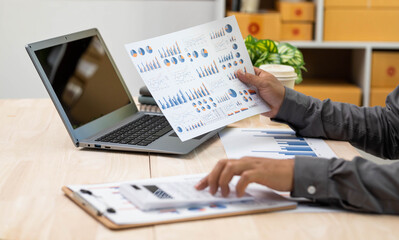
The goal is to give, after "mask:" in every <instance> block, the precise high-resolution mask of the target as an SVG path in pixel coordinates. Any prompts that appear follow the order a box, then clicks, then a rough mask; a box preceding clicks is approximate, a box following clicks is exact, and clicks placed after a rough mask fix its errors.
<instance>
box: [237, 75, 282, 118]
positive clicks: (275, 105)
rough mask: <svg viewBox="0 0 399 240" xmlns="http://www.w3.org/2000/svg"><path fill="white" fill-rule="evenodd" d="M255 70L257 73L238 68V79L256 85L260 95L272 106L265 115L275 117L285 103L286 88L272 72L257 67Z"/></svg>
mask: <svg viewBox="0 0 399 240" xmlns="http://www.w3.org/2000/svg"><path fill="white" fill-rule="evenodd" d="M254 70H255V75H253V74H250V73H244V72H243V71H241V70H238V71H237V75H238V79H240V80H241V82H243V83H246V84H251V85H254V86H255V87H256V88H257V89H258V93H259V96H260V97H261V98H262V99H263V100H264V101H265V102H266V103H267V104H269V106H270V108H271V111H270V112H267V113H264V115H265V116H266V117H271V118H272V117H275V116H276V115H277V113H278V111H279V110H280V107H281V105H282V104H283V100H284V95H285V88H284V86H283V85H282V84H281V83H280V82H279V81H278V80H277V79H276V78H275V77H274V76H273V75H272V74H270V73H268V72H266V71H263V70H261V69H259V68H256V67H255V68H254Z"/></svg>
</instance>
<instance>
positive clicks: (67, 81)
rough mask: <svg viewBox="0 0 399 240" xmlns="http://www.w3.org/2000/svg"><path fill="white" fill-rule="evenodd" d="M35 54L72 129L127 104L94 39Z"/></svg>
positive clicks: (108, 64) (114, 73)
mask: <svg viewBox="0 0 399 240" xmlns="http://www.w3.org/2000/svg"><path fill="white" fill-rule="evenodd" d="M35 54H36V57H37V58H38V59H39V61H40V64H41V66H42V68H43V70H44V72H45V73H46V75H47V78H48V79H49V81H50V83H51V86H52V87H53V90H54V92H55V93H56V95H57V97H58V99H59V101H60V102H61V105H62V107H63V109H64V111H65V112H66V114H67V116H68V118H69V121H70V122H71V124H72V127H73V128H74V129H76V128H78V127H80V126H82V125H84V124H86V123H88V122H91V121H93V120H95V119H98V118H100V117H102V116H104V115H106V114H108V113H111V112H112V111H115V110H117V109H119V108H121V107H123V106H125V105H127V104H129V103H130V99H129V96H128V95H127V93H126V91H125V89H124V87H123V85H122V83H121V80H120V79H119V77H118V75H117V73H116V71H115V69H114V67H113V65H112V63H111V61H110V59H109V57H108V55H107V53H106V51H105V49H104V48H103V45H102V43H101V41H100V40H99V39H98V37H97V36H91V37H87V38H84V39H80V40H76V41H71V42H67V43H64V44H61V45H56V46H52V47H49V48H45V49H41V50H37V51H35Z"/></svg>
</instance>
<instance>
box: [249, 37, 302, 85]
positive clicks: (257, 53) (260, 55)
mask: <svg viewBox="0 0 399 240" xmlns="http://www.w3.org/2000/svg"><path fill="white" fill-rule="evenodd" d="M245 46H246V47H247V50H248V54H249V57H250V58H251V61H252V64H253V65H254V66H255V67H259V66H261V65H263V64H283V65H288V66H291V67H293V68H294V69H295V72H296V74H297V75H298V78H297V79H296V81H295V83H296V84H298V83H300V82H302V80H303V79H302V70H304V71H307V70H306V68H305V62H304V60H303V55H302V53H301V51H300V50H299V49H298V48H296V47H294V46H292V45H291V44H289V43H279V42H276V41H273V40H270V39H260V40H258V39H256V38H254V37H253V36H251V35H248V36H247V38H245Z"/></svg>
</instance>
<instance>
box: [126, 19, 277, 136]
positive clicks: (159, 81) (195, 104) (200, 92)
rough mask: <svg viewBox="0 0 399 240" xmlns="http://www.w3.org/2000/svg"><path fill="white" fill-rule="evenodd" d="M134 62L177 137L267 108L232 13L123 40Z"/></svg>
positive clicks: (214, 127)
mask: <svg viewBox="0 0 399 240" xmlns="http://www.w3.org/2000/svg"><path fill="white" fill-rule="evenodd" d="M125 47H126V50H127V51H128V53H129V56H130V58H131V60H132V61H133V64H134V66H135V67H136V69H137V71H138V72H139V74H140V76H141V77H142V79H143V81H144V82H145V84H146V86H147V87H148V89H149V90H150V92H151V94H152V96H153V98H154V99H155V101H156V102H157V104H158V106H159V108H160V109H161V111H162V113H163V114H164V115H165V117H166V118H167V120H168V121H169V123H170V124H171V126H172V128H173V129H174V130H175V132H176V133H177V135H178V136H179V138H180V139H181V140H182V141H186V140H188V139H191V138H194V137H197V136H199V135H202V134H204V133H207V132H209V131H212V130H215V129H218V128H220V127H223V126H226V125H228V124H230V123H233V122H236V121H239V120H241V119H244V118H247V117H250V116H253V115H256V114H259V113H262V112H267V111H269V110H270V108H269V107H268V106H267V104H266V103H265V102H264V101H263V100H261V98H260V97H259V96H258V94H257V91H256V88H255V87H253V86H247V85H245V84H243V83H242V82H241V81H240V80H239V79H237V74H236V71H237V70H239V69H241V70H242V71H243V72H249V73H252V74H254V70H253V66H252V63H251V61H250V58H249V56H248V52H247V49H246V47H245V44H244V41H243V39H242V35H241V33H240V30H239V27H238V24H237V21H236V19H235V17H234V16H232V17H227V18H224V19H222V20H219V21H214V22H211V23H208V24H204V25H199V26H196V27H193V28H189V29H185V30H182V31H179V32H175V33H171V34H167V35H163V36H160V37H156V38H152V39H148V40H145V41H140V42H135V43H130V44H126V45H125Z"/></svg>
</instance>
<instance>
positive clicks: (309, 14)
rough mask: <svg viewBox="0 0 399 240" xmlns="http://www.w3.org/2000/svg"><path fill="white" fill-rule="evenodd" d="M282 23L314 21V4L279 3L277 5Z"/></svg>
mask: <svg viewBox="0 0 399 240" xmlns="http://www.w3.org/2000/svg"><path fill="white" fill-rule="evenodd" d="M277 8H278V10H279V11H280V13H281V20H283V21H310V22H313V21H314V15H315V11H314V3H312V2H279V3H278V5H277Z"/></svg>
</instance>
